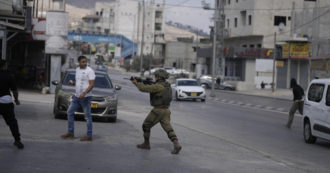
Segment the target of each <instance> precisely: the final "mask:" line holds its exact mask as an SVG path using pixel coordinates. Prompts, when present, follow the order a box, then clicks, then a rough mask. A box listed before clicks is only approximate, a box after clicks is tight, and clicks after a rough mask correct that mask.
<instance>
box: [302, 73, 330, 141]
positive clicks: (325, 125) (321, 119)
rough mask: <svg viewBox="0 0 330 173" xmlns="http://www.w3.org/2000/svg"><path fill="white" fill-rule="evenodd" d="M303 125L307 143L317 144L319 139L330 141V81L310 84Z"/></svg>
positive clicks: (315, 81) (324, 80) (319, 80)
mask: <svg viewBox="0 0 330 173" xmlns="http://www.w3.org/2000/svg"><path fill="white" fill-rule="evenodd" d="M303 123H304V124H303V125H304V139H305V142H306V143H315V142H316V139H317V138H323V139H327V140H330V79H317V80H313V81H312V82H311V83H310V85H309V88H308V91H307V95H306V99H305V105H304V117H303Z"/></svg>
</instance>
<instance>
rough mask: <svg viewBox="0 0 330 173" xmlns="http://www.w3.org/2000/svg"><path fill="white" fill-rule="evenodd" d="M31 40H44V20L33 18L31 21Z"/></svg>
mask: <svg viewBox="0 0 330 173" xmlns="http://www.w3.org/2000/svg"><path fill="white" fill-rule="evenodd" d="M31 34H32V39H33V40H46V19H45V18H34V19H32V32H31Z"/></svg>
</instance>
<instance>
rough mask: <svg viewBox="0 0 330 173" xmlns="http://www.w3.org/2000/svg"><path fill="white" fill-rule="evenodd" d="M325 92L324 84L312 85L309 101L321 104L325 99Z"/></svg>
mask: <svg viewBox="0 0 330 173" xmlns="http://www.w3.org/2000/svg"><path fill="white" fill-rule="evenodd" d="M323 91H324V85H323V84H312V85H311V86H310V88H309V91H308V100H309V101H313V102H320V101H321V100H322V97H323Z"/></svg>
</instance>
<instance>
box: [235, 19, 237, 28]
mask: <svg viewBox="0 0 330 173" xmlns="http://www.w3.org/2000/svg"><path fill="white" fill-rule="evenodd" d="M235 28H237V18H235Z"/></svg>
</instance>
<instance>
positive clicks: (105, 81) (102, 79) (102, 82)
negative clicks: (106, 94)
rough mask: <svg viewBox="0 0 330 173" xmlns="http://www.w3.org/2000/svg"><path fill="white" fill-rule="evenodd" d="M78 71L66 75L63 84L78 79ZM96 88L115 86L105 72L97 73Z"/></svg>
mask: <svg viewBox="0 0 330 173" xmlns="http://www.w3.org/2000/svg"><path fill="white" fill-rule="evenodd" d="M75 77H76V73H75V72H69V73H67V75H66V76H65V78H64V80H63V85H69V86H70V84H69V81H70V80H72V81H75V80H76V78H75ZM95 88H113V86H112V83H111V81H110V80H109V78H108V77H107V76H106V75H103V74H95Z"/></svg>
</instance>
